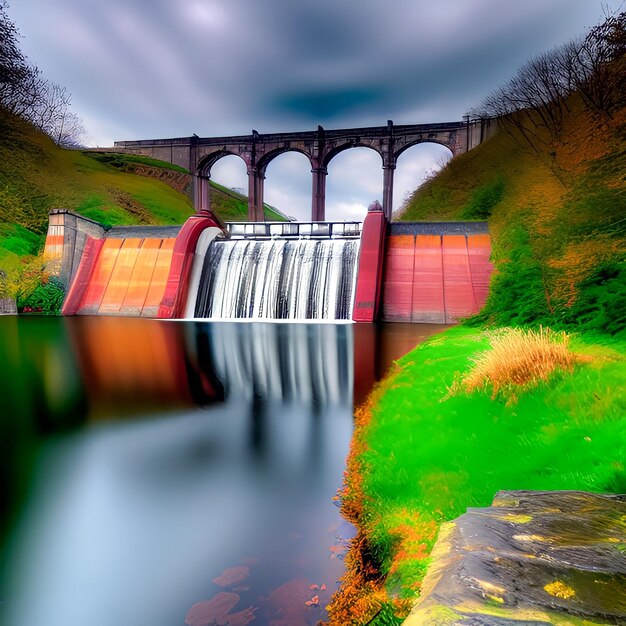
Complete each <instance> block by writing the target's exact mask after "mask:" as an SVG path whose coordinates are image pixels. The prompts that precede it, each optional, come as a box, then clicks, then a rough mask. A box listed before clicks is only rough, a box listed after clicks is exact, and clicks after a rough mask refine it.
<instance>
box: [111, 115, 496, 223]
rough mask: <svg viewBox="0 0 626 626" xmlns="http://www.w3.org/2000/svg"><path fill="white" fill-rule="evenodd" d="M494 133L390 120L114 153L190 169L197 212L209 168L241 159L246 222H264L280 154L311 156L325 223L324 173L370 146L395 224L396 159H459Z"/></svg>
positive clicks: (314, 205)
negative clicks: (426, 152) (427, 149)
mask: <svg viewBox="0 0 626 626" xmlns="http://www.w3.org/2000/svg"><path fill="white" fill-rule="evenodd" d="M494 129H495V120H490V119H479V120H471V121H470V120H469V119H467V120H465V121H463V122H445V123H437V124H412V125H402V126H399V125H398V126H396V125H394V123H393V122H392V121H391V120H389V121H388V122H387V126H372V127H368V128H347V129H341V130H325V129H324V128H322V127H321V126H318V127H317V131H305V132H290V133H272V134H260V133H258V132H257V131H255V130H253V131H252V134H251V135H241V136H235V137H198V136H197V135H194V136H193V137H182V138H178V139H152V140H150V139H148V140H140V141H116V142H115V147H114V148H113V149H114V150H115V151H119V152H125V153H130V154H141V155H144V156H149V157H152V158H155V159H160V160H162V161H168V162H170V163H174V164H176V165H180V166H182V167H184V168H186V169H188V170H189V171H190V172H191V174H192V176H193V183H194V185H193V188H194V206H195V208H196V210H198V211H201V210H203V209H209V208H210V202H211V199H210V185H209V180H210V177H211V168H212V167H213V165H214V164H215V163H216V162H217V161H219V159H221V158H222V157H224V156H227V155H229V154H234V155H236V156H239V157H241V158H242V159H243V160H244V162H245V164H246V168H247V172H248V219H249V220H250V221H263V220H264V215H263V181H264V180H265V171H266V169H267V166H268V165H269V163H271V161H272V159H274V158H276V157H277V156H278V155H280V154H282V153H284V152H289V151H296V152H300V153H302V154H304V155H305V156H306V157H308V159H309V161H310V163H311V172H312V174H313V177H312V194H311V219H312V220H313V221H323V220H324V219H325V203H326V174H327V172H328V164H329V162H330V161H331V160H332V158H333V157H334V156H336V155H337V154H339V153H340V152H342V151H344V150H347V149H349V148H356V147H366V148H371V149H373V150H375V151H376V152H378V154H380V156H381V158H382V167H383V211H384V213H385V215H386V217H387V219H391V209H392V202H393V174H394V170H395V168H396V162H397V160H398V157H399V156H400V155H401V154H402V153H403V152H404V151H405V150H407V149H408V148H410V147H411V146H414V145H416V144H419V143H425V142H431V143H438V144H441V145H444V146H446V147H447V148H449V149H450V151H451V152H452V155H453V156H457V155H459V154H462V153H464V152H467V151H468V150H471V149H472V148H475V147H476V146H477V145H479V144H480V143H481V142H482V141H484V140H485V139H486V138H487V137H489V136H490V135H491V134H492V133H493V130H494Z"/></svg>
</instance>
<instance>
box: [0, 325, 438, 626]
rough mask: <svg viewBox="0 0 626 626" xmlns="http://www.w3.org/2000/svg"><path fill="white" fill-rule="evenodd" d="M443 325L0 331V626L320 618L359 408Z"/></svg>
mask: <svg viewBox="0 0 626 626" xmlns="http://www.w3.org/2000/svg"><path fill="white" fill-rule="evenodd" d="M441 329H442V327H441V326H433V327H424V326H415V325H413V326H405V325H395V326H387V327H375V326H371V325H363V326H361V325H359V326H355V325H352V324H297V323H294V324H276V323H236V322H233V323H228V322H203V321H198V322H159V321H153V320H137V319H120V318H89V317H83V318H15V317H4V318H0V370H1V371H0V397H1V398H2V407H3V408H2V410H1V414H0V480H1V481H2V483H1V484H2V492H1V497H2V500H1V502H0V505H1V506H2V509H1V521H2V544H3V550H2V575H1V578H0V581H1V586H0V593H1V599H2V604H0V622H1V623H2V624H7V625H10V626H34V625H36V624H46V625H47V626H79V625H80V626H83V625H86V624H89V626H135V625H139V624H146V625H147V624H150V626H161V625H162V626H176V625H180V626H184V625H185V624H189V625H191V626H208V625H210V624H229V625H230V626H238V625H245V624H248V623H251V622H254V624H260V625H261V624H269V625H272V626H298V625H300V624H302V625H310V624H311V625H312V624H316V623H317V622H318V621H319V620H320V619H324V617H325V610H324V607H325V605H326V604H327V603H328V601H329V599H330V596H331V595H332V592H333V591H334V590H335V589H336V588H337V581H338V580H339V578H340V577H341V574H342V571H343V562H342V560H341V557H342V554H343V552H344V551H345V548H346V544H347V542H348V541H349V538H350V537H351V535H352V533H353V529H352V528H351V527H350V525H349V524H347V523H346V522H344V521H343V520H342V519H341V516H340V514H339V509H338V507H337V506H336V502H334V500H333V497H334V496H335V495H336V492H337V490H338V489H339V487H340V486H341V480H342V474H343V471H344V463H345V457H346V454H347V451H348V447H349V442H350V437H351V433H352V413H353V405H354V402H359V401H360V400H362V399H363V397H364V395H365V394H366V393H367V391H368V389H369V388H371V385H372V384H373V383H374V381H375V380H376V379H377V378H378V377H380V376H381V375H382V374H383V373H384V370H385V369H386V367H388V365H389V363H390V362H391V361H392V360H393V359H394V358H397V357H398V356H400V355H401V354H402V353H404V352H406V351H407V350H408V349H410V348H411V347H412V346H413V345H415V343H417V342H418V341H419V340H420V339H422V338H424V337H425V336H427V335H429V334H432V333H434V332H436V331H439V330H441Z"/></svg>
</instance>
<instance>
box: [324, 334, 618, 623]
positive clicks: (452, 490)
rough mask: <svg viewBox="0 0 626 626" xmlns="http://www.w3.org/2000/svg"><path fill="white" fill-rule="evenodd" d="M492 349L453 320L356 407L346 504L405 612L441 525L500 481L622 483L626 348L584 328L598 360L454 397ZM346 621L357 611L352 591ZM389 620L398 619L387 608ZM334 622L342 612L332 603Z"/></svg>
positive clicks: (502, 485)
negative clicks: (501, 391)
mask: <svg viewBox="0 0 626 626" xmlns="http://www.w3.org/2000/svg"><path fill="white" fill-rule="evenodd" d="M487 347H488V340H487V337H486V336H485V334H484V332H483V331H481V330H478V329H473V328H467V327H457V328H453V329H450V330H448V331H446V332H445V333H442V334H441V335H437V336H436V337H434V338H431V339H430V340H429V341H428V342H426V343H425V344H422V345H421V346H419V347H418V348H416V349H415V350H413V351H412V352H410V353H409V354H408V355H406V356H405V357H403V358H402V359H401V360H400V361H399V362H398V364H397V367H396V369H395V370H394V371H393V372H392V373H391V375H390V376H388V377H387V378H386V380H384V381H383V382H382V383H381V384H380V385H379V386H378V388H377V389H376V390H375V391H374V393H373V394H372V396H371V397H370V399H369V402H368V403H367V404H365V405H364V406H362V407H361V408H360V409H359V411H358V412H357V423H358V424H359V428H358V429H357V432H356V435H355V438H356V441H355V443H354V447H355V449H356V450H357V454H355V455H353V456H351V460H350V463H349V467H348V474H347V481H346V487H345V490H344V494H343V497H342V499H343V502H344V508H345V509H346V510H347V511H348V512H351V517H352V518H353V519H355V521H356V522H357V523H358V526H359V528H360V529H361V531H362V532H363V533H364V535H365V536H366V537H367V546H368V548H367V549H368V552H369V555H370V558H371V560H372V561H373V562H374V563H375V565H376V568H377V570H378V571H379V572H380V573H381V574H382V575H383V578H384V580H385V589H386V592H387V597H388V598H395V600H396V606H397V607H400V608H401V614H404V613H403V612H402V609H403V610H404V611H406V604H403V603H402V599H403V598H414V597H415V595H416V594H417V593H418V592H419V589H420V583H421V580H422V578H423V576H424V573H425V571H426V567H427V566H428V563H429V554H430V551H431V549H432V546H433V544H434V542H435V540H436V537H437V531H438V528H439V526H440V524H441V523H442V522H444V521H447V520H451V519H454V518H455V517H457V516H459V515H461V514H462V513H464V512H465V510H466V508H467V507H473V506H488V505H489V504H490V503H491V500H492V499H493V496H494V495H495V493H496V492H497V491H498V490H500V489H539V490H544V489H545V490H552V489H582V490H588V491H595V492H622V493H624V492H626V471H625V468H624V459H625V458H626V434H625V433H626V417H625V416H626V396H625V394H624V392H623V390H622V389H621V385H622V383H623V381H624V379H625V377H626V360H625V359H624V357H625V356H626V346H625V345H624V342H620V341H619V340H616V339H614V338H607V337H606V336H597V335H582V336H578V337H575V338H574V341H573V345H572V348H573V350H575V351H577V352H580V353H582V354H584V355H587V356H591V357H593V360H592V361H590V362H589V363H582V364H579V365H577V366H576V367H575V368H574V371H573V373H558V372H557V373H556V374H554V375H553V376H552V377H551V378H550V379H549V380H548V381H547V382H540V383H539V385H538V386H537V387H535V388H533V389H530V390H527V391H525V392H523V393H520V394H519V395H518V398H517V401H516V402H507V401H506V400H505V399H500V398H495V399H494V398H492V394H491V392H490V391H489V390H482V391H475V392H473V393H471V394H464V393H460V394H453V395H451V394H450V393H449V392H450V389H451V388H452V387H453V385H454V382H455V380H458V377H459V374H460V373H466V372H467V371H469V369H470V367H471V361H470V359H472V357H476V355H477V354H479V353H480V352H481V351H484V350H485V349H486V348H487ZM351 603H352V604H351V606H352V608H351V610H350V612H349V613H348V614H349V615H350V619H353V618H356V617H362V618H363V621H362V622H359V621H355V622H354V623H366V622H367V620H368V619H371V617H372V612H374V611H375V610H378V609H379V608H380V607H377V606H376V605H375V604H370V605H367V606H368V607H370V611H369V612H367V611H366V612H365V613H364V614H363V615H360V616H359V615H358V613H357V614H355V611H354V608H353V607H354V605H355V603H354V599H352V600H351ZM385 614H386V615H387V618H386V619H385V620H377V619H375V620H374V621H372V622H371V623H372V624H385V623H399V622H400V620H399V619H397V618H394V617H392V616H391V613H390V612H389V611H387V613H385ZM335 617H336V620H335V621H334V622H333V623H342V620H343V623H352V622H349V621H346V619H347V618H346V614H341V613H340V612H339V610H337V614H336V615H335Z"/></svg>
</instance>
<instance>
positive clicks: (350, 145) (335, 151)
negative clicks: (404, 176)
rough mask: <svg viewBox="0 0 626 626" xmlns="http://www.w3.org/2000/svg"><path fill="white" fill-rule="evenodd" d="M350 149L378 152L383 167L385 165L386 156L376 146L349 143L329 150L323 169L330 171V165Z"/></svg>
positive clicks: (324, 158) (322, 161) (356, 142)
mask: <svg viewBox="0 0 626 626" xmlns="http://www.w3.org/2000/svg"><path fill="white" fill-rule="evenodd" d="M350 148H368V149H369V150H373V151H374V152H376V153H377V154H378V155H379V156H380V158H381V167H382V164H383V159H384V155H383V152H382V150H381V149H379V148H377V147H376V146H372V145H371V144H368V143H365V142H362V141H348V142H346V143H342V144H339V145H337V146H334V147H333V148H331V149H330V150H328V151H327V152H326V153H325V154H324V156H323V157H322V159H321V164H320V165H321V167H323V168H324V169H328V164H329V163H330V162H331V161H332V160H333V159H334V158H335V157H336V156H337V155H338V154H340V153H341V152H345V151H346V150H350Z"/></svg>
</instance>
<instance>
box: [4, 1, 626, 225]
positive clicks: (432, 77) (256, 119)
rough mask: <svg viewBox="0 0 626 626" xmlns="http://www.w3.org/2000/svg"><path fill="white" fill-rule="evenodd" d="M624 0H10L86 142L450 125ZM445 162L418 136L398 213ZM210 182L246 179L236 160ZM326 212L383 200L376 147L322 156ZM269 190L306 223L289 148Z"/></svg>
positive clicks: (306, 176)
mask: <svg viewBox="0 0 626 626" xmlns="http://www.w3.org/2000/svg"><path fill="white" fill-rule="evenodd" d="M622 4H623V0H524V1H523V2H520V1H517V0H437V1H436V2H433V1H432V0H393V1H389V0H175V1H174V0H106V1H103V0H55V1H54V2H50V0H11V6H9V8H8V14H9V16H10V17H11V18H12V19H13V21H14V22H15V23H16V24H17V26H18V28H19V30H20V33H21V35H22V49H23V51H24V53H25V54H26V55H27V56H28V57H29V59H30V60H31V61H32V62H33V63H35V64H36V65H37V66H38V67H39V68H40V69H41V70H42V71H43V73H44V75H45V76H46V78H48V79H49V80H51V81H53V82H56V83H59V84H61V85H63V86H65V87H67V88H68V89H69V90H70V92H71V93H72V95H73V100H72V102H73V109H74V111H75V112H76V113H77V114H78V115H80V116H81V117H82V119H83V121H84V124H85V127H86V129H87V137H86V143H87V144H88V145H92V146H102V147H104V146H111V145H113V142H114V141H116V140H130V139H154V138H167V137H188V136H190V135H192V134H193V133H196V134H198V135H199V136H201V137H211V136H225V135H238V134H249V133H250V132H251V130H252V129H253V128H254V129H256V130H257V131H258V132H260V133H272V132H284V131H301V130H315V129H316V128H317V125H318V124H321V125H323V126H324V127H325V128H327V129H332V128H351V127H359V126H384V125H386V123H387V120H388V119H392V120H393V121H394V123H396V124H418V123H430V122H447V121H458V120H461V119H462V116H463V115H464V114H465V113H467V112H468V110H470V109H471V108H472V107H475V106H477V105H478V104H479V103H480V101H481V100H482V98H483V97H484V96H486V95H487V94H488V93H489V92H490V91H491V90H492V89H494V88H496V87H497V86H498V85H500V84H501V83H502V82H504V81H506V80H507V79H508V78H510V77H511V76H512V75H513V74H514V72H515V71H516V69H517V68H518V67H519V66H520V65H521V64H523V63H524V62H525V61H527V60H528V59H529V58H531V57H532V56H534V55H536V54H539V53H541V52H543V51H546V50H549V49H550V48H552V47H554V46H555V45H558V44H560V43H563V42H565V41H567V40H569V39H571V38H573V37H575V36H577V35H581V34H584V32H585V30H586V29H587V28H589V27H590V26H592V25H593V24H595V23H596V22H598V21H599V20H600V19H601V18H602V16H603V11H604V10H609V11H611V10H616V9H617V8H618V7H620V5H622ZM448 158H450V153H449V151H448V150H447V149H446V148H443V147H442V146H438V145H436V144H421V145H419V146H416V147H414V148H411V149H409V150H408V151H407V152H406V153H405V154H403V155H402V157H401V158H400V159H399V162H398V168H397V169H396V173H395V185H394V208H396V209H397V208H398V207H399V206H400V205H401V203H402V201H403V200H404V199H405V198H406V196H407V194H408V193H410V191H412V190H413V189H415V188H416V187H417V186H418V185H419V184H420V183H421V182H423V180H424V179H425V178H426V177H427V176H429V175H432V173H433V172H434V171H436V169H438V168H439V167H441V166H442V165H443V164H444V163H445V162H446V160H447V159H448ZM211 176H212V179H213V180H216V181H217V182H221V183H222V184H225V185H227V186H228V187H235V188H236V187H239V188H246V189H247V182H246V174H245V168H244V166H243V162H242V161H241V160H239V159H238V157H228V158H225V159H223V160H222V161H220V162H218V164H217V165H216V166H215V168H214V169H213V171H212V174H211ZM327 186H328V187H327V204H326V214H327V219H359V218H362V216H363V214H364V212H365V210H366V207H367V205H368V204H370V202H372V201H373V200H375V199H378V200H382V170H381V162H380V157H379V156H378V155H377V154H376V153H375V152H373V151H372V150H369V149H367V148H358V149H353V150H348V151H346V152H344V153H341V154H340V155H339V156H338V157H336V158H335V159H333V161H331V163H330V166H329V175H328V180H327ZM265 200H266V202H269V203H270V204H272V205H274V206H276V207H277V208H279V209H280V210H282V211H283V212H285V213H287V214H289V215H292V216H294V217H296V218H298V219H309V216H310V205H311V173H310V166H309V163H308V161H307V159H306V158H305V157H303V155H301V154H298V153H293V152H290V153H286V154H284V155H281V156H280V157H278V158H277V159H276V160H275V161H273V162H272V163H271V164H270V165H269V167H268V170H267V178H266V181H265Z"/></svg>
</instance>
